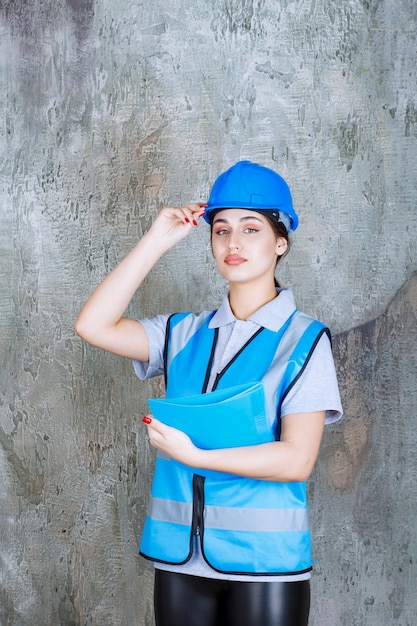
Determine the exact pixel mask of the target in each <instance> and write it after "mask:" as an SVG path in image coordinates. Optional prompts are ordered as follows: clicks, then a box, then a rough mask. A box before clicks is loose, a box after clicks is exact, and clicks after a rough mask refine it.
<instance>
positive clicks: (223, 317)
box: [209, 289, 295, 332]
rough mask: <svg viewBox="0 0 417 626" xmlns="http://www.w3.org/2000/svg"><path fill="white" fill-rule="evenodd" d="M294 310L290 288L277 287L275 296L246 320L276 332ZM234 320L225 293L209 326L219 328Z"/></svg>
mask: <svg viewBox="0 0 417 626" xmlns="http://www.w3.org/2000/svg"><path fill="white" fill-rule="evenodd" d="M294 311H295V302H294V295H293V292H292V290H291V289H277V297H276V298H274V299H273V300H271V301H270V302H267V303H266V304H264V306H262V307H261V308H260V309H258V310H257V311H255V313H253V314H252V315H251V316H250V317H249V318H248V321H251V322H254V323H255V324H257V325H258V326H263V327H264V328H267V329H268V330H272V331H274V332H277V331H278V330H279V329H280V328H281V326H282V325H283V324H284V323H285V322H286V321H287V319H288V318H289V317H290V315H292V314H293V313H294ZM236 321H237V320H236V318H235V316H234V315H233V312H232V309H231V308H230V304H229V296H228V295H226V296H225V297H224V298H223V301H222V303H221V305H220V307H219V308H218V309H217V311H216V313H215V314H214V315H213V317H212V318H211V320H210V323H209V328H220V327H221V326H226V325H227V324H233V323H234V322H236Z"/></svg>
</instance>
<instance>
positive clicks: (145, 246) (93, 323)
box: [75, 233, 165, 340]
mask: <svg viewBox="0 0 417 626" xmlns="http://www.w3.org/2000/svg"><path fill="white" fill-rule="evenodd" d="M164 251H165V250H164V249H163V248H162V246H160V245H158V244H157V242H156V241H155V238H154V237H152V236H150V235H149V233H147V234H145V235H144V236H143V237H142V239H141V240H140V241H139V243H138V244H137V245H136V246H135V247H134V248H133V249H132V250H131V251H130V252H129V254H128V255H127V256H126V257H125V258H124V259H123V260H122V261H121V262H120V263H119V264H118V265H117V267H115V269H114V270H113V271H112V272H110V274H108V276H106V278H105V279H104V280H103V281H102V282H101V283H100V285H99V286H98V287H97V288H96V289H95V291H94V292H93V293H92V294H91V296H90V297H89V299H88V300H87V302H86V303H85V305H84V307H83V308H82V310H81V312H80V314H79V316H78V319H77V322H76V325H75V328H76V331H77V332H78V334H80V335H81V336H82V337H84V338H85V339H87V340H89V337H90V336H91V335H92V334H97V333H100V332H103V331H104V330H106V329H108V328H111V327H114V326H115V325H116V324H117V323H118V321H119V320H120V318H121V317H122V316H123V314H124V312H125V311H126V309H127V307H128V305H129V303H130V301H131V299H132V298H133V296H134V294H135V292H136V290H137V289H138V288H139V286H140V285H141V283H142V282H143V280H144V278H145V277H146V276H147V274H148V273H149V272H150V270H151V269H152V267H153V266H154V265H155V263H156V262H157V261H158V259H159V258H160V257H161V256H162V254H163V253H164Z"/></svg>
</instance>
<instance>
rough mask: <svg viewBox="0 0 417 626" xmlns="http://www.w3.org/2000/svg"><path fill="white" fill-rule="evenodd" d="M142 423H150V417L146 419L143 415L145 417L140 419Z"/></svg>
mask: <svg viewBox="0 0 417 626" xmlns="http://www.w3.org/2000/svg"><path fill="white" fill-rule="evenodd" d="M142 422H144V423H145V424H150V423H151V422H152V420H151V418H150V417H147V416H146V415H145V417H142Z"/></svg>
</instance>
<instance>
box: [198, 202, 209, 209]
mask: <svg viewBox="0 0 417 626" xmlns="http://www.w3.org/2000/svg"><path fill="white" fill-rule="evenodd" d="M198 204H199V206H201V208H202V209H207V207H208V204H201V202H199V203H198Z"/></svg>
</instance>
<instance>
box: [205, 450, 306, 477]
mask: <svg viewBox="0 0 417 626" xmlns="http://www.w3.org/2000/svg"><path fill="white" fill-rule="evenodd" d="M314 461H315V458H314V459H312V458H311V456H310V457H309V456H308V455H306V454H304V453H303V452H300V451H299V450H297V447H296V446H294V445H293V444H292V443H289V442H284V441H274V442H271V443H265V444H259V445H255V446H246V447H242V448H226V449H221V450H201V449H198V452H197V454H196V458H195V461H193V465H195V466H196V467H203V468H204V469H208V470H215V471H218V472H226V473H228V474H237V475H239V476H245V477H246V478H255V479H257V480H266V481H274V482H293V481H304V480H307V478H308V477H309V475H310V473H311V470H312V468H313V465H314Z"/></svg>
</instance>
